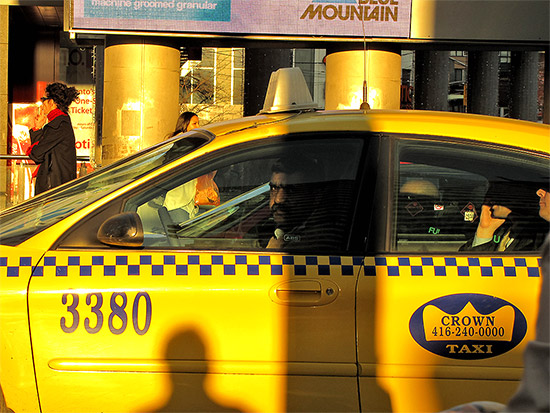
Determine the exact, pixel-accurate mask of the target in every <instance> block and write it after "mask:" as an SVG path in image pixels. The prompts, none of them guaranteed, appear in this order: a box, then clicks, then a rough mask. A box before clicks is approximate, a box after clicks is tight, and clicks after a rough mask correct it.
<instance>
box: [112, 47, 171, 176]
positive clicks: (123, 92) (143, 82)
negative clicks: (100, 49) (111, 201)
mask: <svg viewBox="0 0 550 413" xmlns="http://www.w3.org/2000/svg"><path fill="white" fill-rule="evenodd" d="M179 65H180V54H179V49H178V48H177V47H173V46H171V45H170V44H169V43H163V39H154V38H134V37H125V36H121V37H113V38H108V39H107V47H106V48H105V70H104V92H103V93H104V97H103V137H102V142H103V145H102V156H101V159H102V164H103V165H107V164H110V163H112V162H114V161H116V160H118V159H120V158H123V157H126V156H128V155H130V154H132V153H134V152H136V151H139V150H141V149H144V148H146V147H149V146H151V145H153V144H155V143H157V142H160V141H162V140H164V138H165V137H166V135H167V134H169V133H170V132H171V131H173V130H174V128H175V126H176V120H177V117H178V115H179V76H180V67H179Z"/></svg>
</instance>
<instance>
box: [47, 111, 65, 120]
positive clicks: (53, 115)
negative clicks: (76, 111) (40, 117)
mask: <svg viewBox="0 0 550 413" xmlns="http://www.w3.org/2000/svg"><path fill="white" fill-rule="evenodd" d="M47 116H48V122H51V121H52V120H54V119H55V118H57V117H58V116H69V115H67V114H66V113H65V112H63V111H62V110H61V109H58V108H55V109H53V110H51V111H50V113H48V115H47Z"/></svg>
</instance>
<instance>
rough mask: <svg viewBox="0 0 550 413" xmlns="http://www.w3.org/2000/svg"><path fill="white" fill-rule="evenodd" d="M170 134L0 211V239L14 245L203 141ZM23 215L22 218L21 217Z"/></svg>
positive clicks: (203, 139)
mask: <svg viewBox="0 0 550 413" xmlns="http://www.w3.org/2000/svg"><path fill="white" fill-rule="evenodd" d="M189 135H190V134H187V135H185V136H187V137H186V138H174V139H172V140H170V141H167V142H163V143H160V144H158V145H155V146H152V147H150V148H148V149H146V150H144V151H142V152H140V153H139V154H136V155H133V156H131V157H129V158H125V159H122V160H120V161H118V162H116V163H114V164H112V165H109V166H107V167H104V168H101V169H99V170H97V171H96V172H94V173H92V174H90V175H87V176H85V177H83V178H81V179H78V180H74V181H71V182H69V183H67V184H65V185H63V186H62V187H60V188H56V189H54V190H51V191H47V192H45V193H43V194H41V195H40V196H37V197H34V198H31V199H30V200H28V201H26V202H23V203H21V204H20V205H17V206H15V207H13V208H10V209H8V210H6V211H3V212H2V213H1V214H0V243H1V244H2V245H12V246H13V245H17V244H19V243H21V242H23V241H25V240H27V239H29V238H30V237H32V236H33V235H35V234H37V233H39V232H40V231H43V230H44V229H46V228H48V227H50V226H51V225H53V224H55V223H57V222H59V221H61V220H62V219H63V218H66V217H67V216H69V215H70V214H72V213H73V212H75V211H78V210H79V209H81V208H83V207H85V206H86V205H89V204H91V203H92V202H94V201H97V200H98V199H100V198H101V197H103V196H105V195H107V194H108V193H110V192H113V191H115V190H116V189H118V188H121V187H122V186H124V185H125V184H127V183H129V182H131V181H133V180H135V179H137V178H139V177H140V176H143V175H144V174H146V173H149V172H151V171H152V170H154V169H156V168H159V167H160V166H162V165H164V164H166V163H168V162H170V161H172V160H174V159H177V158H181V157H182V156H185V155H186V154H188V153H190V152H192V151H193V150H195V149H197V148H198V147H200V146H202V145H204V144H205V143H206V142H207V141H208V140H207V139H206V138H205V137H203V136H189ZM22 216H25V217H26V219H24V220H22V219H21V217H22Z"/></svg>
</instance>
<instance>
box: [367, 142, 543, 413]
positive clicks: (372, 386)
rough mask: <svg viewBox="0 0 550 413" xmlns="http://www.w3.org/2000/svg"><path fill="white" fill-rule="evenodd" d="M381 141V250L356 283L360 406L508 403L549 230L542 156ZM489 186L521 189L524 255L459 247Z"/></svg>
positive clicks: (377, 244)
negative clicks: (543, 209) (541, 197)
mask: <svg viewBox="0 0 550 413" xmlns="http://www.w3.org/2000/svg"><path fill="white" fill-rule="evenodd" d="M384 147H385V150H384V153H385V155H384V156H383V157H384V159H386V162H387V165H388V168H387V170H388V172H389V174H387V175H384V174H381V175H380V178H381V179H380V181H379V185H378V188H379V192H378V193H377V195H376V198H377V199H386V200H387V204H388V205H389V206H391V207H390V208H387V209H383V208H378V209H377V210H376V211H375V217H378V219H376V218H375V220H374V222H378V223H381V224H380V225H378V226H377V227H375V229H374V230H375V231H378V233H379V234H381V233H385V234H386V237H385V238H384V237H378V238H376V239H375V240H373V241H374V242H373V243H372V244H371V245H370V248H369V249H370V250H371V251H382V252H378V253H376V254H369V255H368V256H367V257H366V259H365V273H364V276H361V277H360V278H359V283H358V306H357V319H358V326H357V328H358V343H359V344H358V358H359V360H358V361H359V365H360V392H361V405H362V408H363V410H364V411H388V410H389V409H392V410H393V411H403V412H405V411H406V412H414V411H418V412H424V411H442V410H445V409H450V408H451V407H453V406H457V405H460V404H463V403H467V402H471V401H479V400H488V401H495V402H501V403H506V402H507V401H508V399H509V398H510V397H511V395H512V394H513V392H514V391H515V390H516V388H517V386H518V381H519V379H520V377H521V367H522V352H523V349H524V348H525V344H526V342H527V341H528V340H530V339H531V338H533V337H534V326H535V318H536V302H537V294H538V290H539V286H540V273H539V262H538V260H539V253H538V247H539V245H540V243H541V242H542V240H543V239H544V236H545V234H546V233H547V231H548V222H546V221H544V220H543V219H542V218H541V217H540V216H539V214H538V198H537V196H536V188H537V186H538V185H543V184H544V183H545V182H546V184H547V182H548V175H547V174H548V169H547V166H548V158H547V157H544V156H541V155H540V154H531V155H529V154H526V153H524V152H523V153H520V151H517V152H515V151H513V150H510V149H503V148H498V147H492V148H487V147H477V146H475V145H474V144H472V143H462V142H460V141H457V140H455V141H451V140H449V139H445V140H444V139H441V140H437V139H434V138H433V137H430V139H429V140H428V139H426V140H423V139H422V138H421V137H418V136H414V137H412V136H411V137H409V136H393V137H391V138H390V137H387V138H386V141H385V146H384ZM494 182H497V183H499V184H506V185H512V184H514V185H515V183H517V184H518V185H515V186H514V187H515V188H517V187H518V186H519V187H522V188H525V189H526V190H527V192H526V195H525V197H522V198H521V199H518V203H517V205H522V206H524V208H526V209H524V210H523V215H522V216H521V217H517V218H515V219H516V220H517V221H516V223H517V224H518V225H519V224H520V225H522V226H524V227H526V228H531V229H532V231H527V234H528V235H527V236H526V237H525V239H524V241H525V243H524V245H527V248H526V249H525V250H523V251H512V250H508V251H498V248H496V247H495V248H492V247H490V245H491V244H487V246H486V247H483V248H486V250H485V251H484V250H482V249H481V250H480V249H479V247H478V249H470V250H467V249H464V246H465V245H469V244H468V241H469V240H470V239H471V238H473V236H474V234H475V233H476V229H477V227H478V225H479V222H480V213H481V207H482V205H483V203H484V202H488V201H487V199H486V193H487V188H489V187H490V185H492V184H493V183H494ZM531 191H532V193H531ZM506 194H507V195H508V196H510V197H512V198H513V197H514V196H517V195H516V194H515V192H514V191H512V190H509V191H507V192H506ZM530 203H531V204H530ZM388 223H389V224H388ZM494 238H495V239H493V240H491V241H490V243H497V242H500V241H501V240H500V239H496V237H494ZM383 251H386V252H383Z"/></svg>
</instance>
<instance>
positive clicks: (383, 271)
mask: <svg viewBox="0 0 550 413" xmlns="http://www.w3.org/2000/svg"><path fill="white" fill-rule="evenodd" d="M539 267H540V258H537V257H522V258H519V257H499V258H495V257H475V258H472V257H367V258H366V259H365V275H378V276H380V275H387V276H390V277H396V276H405V275H406V276H419V277H421V276H436V277H445V276H459V277H469V276H482V277H493V276H505V277H523V276H527V277H540V268H539Z"/></svg>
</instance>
